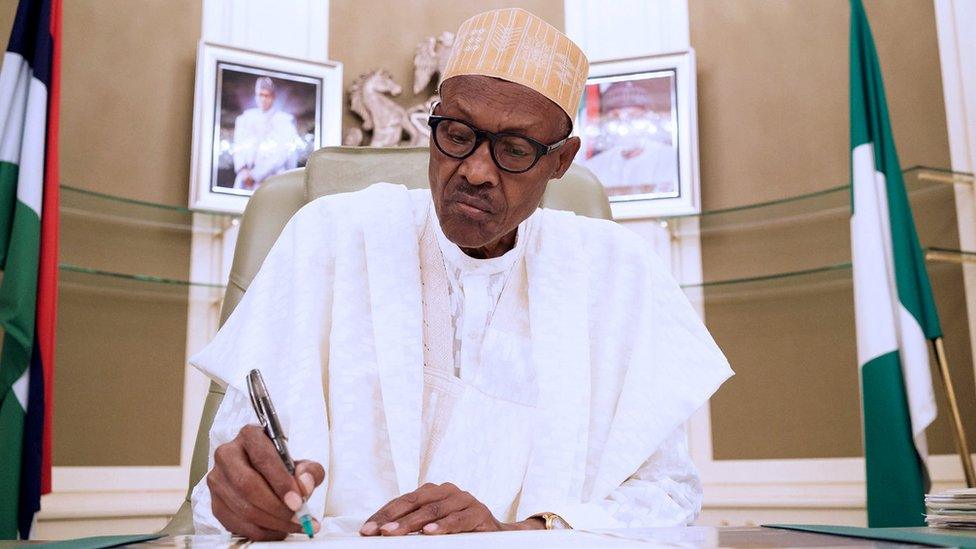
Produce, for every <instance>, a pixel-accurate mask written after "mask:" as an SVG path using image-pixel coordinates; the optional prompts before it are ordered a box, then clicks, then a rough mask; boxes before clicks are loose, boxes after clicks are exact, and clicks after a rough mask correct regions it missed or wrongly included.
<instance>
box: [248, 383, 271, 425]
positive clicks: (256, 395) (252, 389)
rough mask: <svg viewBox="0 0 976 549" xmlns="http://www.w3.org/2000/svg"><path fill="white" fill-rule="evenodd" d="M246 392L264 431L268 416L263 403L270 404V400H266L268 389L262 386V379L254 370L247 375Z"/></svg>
mask: <svg viewBox="0 0 976 549" xmlns="http://www.w3.org/2000/svg"><path fill="white" fill-rule="evenodd" d="M247 392H248V395H250V397H251V406H253V407H254V413H255V414H256V415H257V416H258V421H259V422H260V423H261V427H264V428H265V429H266V428H267V427H268V415H269V414H268V410H266V409H265V407H264V403H265V402H270V399H269V398H268V388H267V387H265V385H264V379H263V378H262V377H261V371H260V370H258V369H254V370H251V372H250V373H249V374H247Z"/></svg>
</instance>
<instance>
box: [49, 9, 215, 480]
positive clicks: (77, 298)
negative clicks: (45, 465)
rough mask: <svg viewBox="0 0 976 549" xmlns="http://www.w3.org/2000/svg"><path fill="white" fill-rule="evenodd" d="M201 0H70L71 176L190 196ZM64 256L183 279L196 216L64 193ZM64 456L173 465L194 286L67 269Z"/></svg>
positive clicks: (61, 360)
mask: <svg viewBox="0 0 976 549" xmlns="http://www.w3.org/2000/svg"><path fill="white" fill-rule="evenodd" d="M200 10H201V7H200V2H199V1H197V0H178V1H173V0H140V1H139V2H131V1H128V0H70V1H68V2H65V3H64V42H63V62H62V104H61V177H62V182H63V183H65V184H68V185H72V186H75V187H81V188H84V189H89V190H94V191H98V192H102V193H108V194H112V195H116V196H120V197H126V198H134V199H139V200H146V201H152V202H157V203H162V204H169V205H180V206H185V205H186V202H187V188H188V181H189V179H188V176H189V164H190V137H191V122H192V108H193V79H194V61H195V52H196V43H197V40H199V37H200V17H201V15H200ZM62 203H63V205H64V206H65V207H66V208H67V210H72V209H75V210H77V209H80V210H82V211H80V212H78V211H75V212H73V213H72V212H71V211H66V212H65V213H64V214H63V216H62V228H61V261H62V262H66V263H71V264H75V265H83V266H87V267H93V268H97V269H102V270H108V271H115V272H123V273H141V274H151V275H156V276H162V277H167V278H176V279H186V278H187V276H188V272H189V251H190V248H189V243H190V233H189V231H188V230H185V229H180V228H176V227H174V226H173V224H174V222H175V225H180V224H183V223H185V222H186V221H188V219H189V218H188V217H186V216H179V215H175V216H174V215H164V216H158V215H154V214H153V212H154V211H155V210H153V209H145V208H138V207H120V208H119V210H118V212H117V213H121V214H122V217H130V218H132V219H131V220H130V221H120V220H119V219H118V218H117V217H114V216H112V217H109V216H108V215H107V214H108V209H109V208H110V207H111V206H110V205H109V204H107V203H100V202H98V201H92V202H89V204H90V205H86V206H83V207H80V208H78V207H76V206H79V203H78V201H77V195H75V194H73V193H70V192H66V193H63V194H62ZM63 277H64V278H63V283H62V286H61V292H60V307H59V312H58V345H57V355H56V360H57V382H56V384H55V417H54V463H55V465H88V466H91V465H178V464H179V452H180V435H181V433H180V429H181V421H182V397H183V394H182V392H183V391H182V390H183V368H184V354H185V335H186V291H185V290H179V289H177V290H168V291H165V292H162V293H160V292H159V291H158V290H159V289H160V287H158V285H153V284H151V283H131V284H124V283H121V282H119V281H117V280H114V279H111V278H107V277H74V276H72V275H70V274H69V275H63Z"/></svg>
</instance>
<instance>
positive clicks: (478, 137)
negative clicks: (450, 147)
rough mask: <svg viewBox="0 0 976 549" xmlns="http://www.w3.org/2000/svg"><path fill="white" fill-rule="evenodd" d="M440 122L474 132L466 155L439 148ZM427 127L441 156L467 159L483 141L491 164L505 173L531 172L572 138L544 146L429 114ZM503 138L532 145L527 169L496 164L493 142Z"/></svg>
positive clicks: (540, 143) (518, 134)
mask: <svg viewBox="0 0 976 549" xmlns="http://www.w3.org/2000/svg"><path fill="white" fill-rule="evenodd" d="M434 108H437V105H436V104H435V105H434ZM434 108H432V109H431V111H433V110H434ZM441 122H457V123H458V124H462V125H464V126H465V127H467V128H468V129H470V130H471V131H472V132H474V146H472V147H471V150H470V151H468V152H467V153H466V154H464V155H461V156H455V155H453V154H451V153H449V152H447V151H445V150H444V148H443V147H441V144H440V143H438V141H437V125H438V124H440V123H441ZM427 125H428V126H430V138H431V139H432V140H433V141H434V145H435V146H437V150H439V151H441V152H442V153H443V154H445V155H447V156H449V157H451V158H453V159H455V160H464V159H465V158H468V157H469V156H471V155H472V154H474V152H475V151H477V150H478V147H480V146H481V143H482V142H483V141H485V140H487V141H488V153H489V154H490V155H491V160H492V162H494V163H495V165H496V166H498V169H500V170H502V171H505V172H508V173H525V172H527V171H529V170H531V169H532V168H534V167H535V165H536V164H538V163H539V160H541V159H542V157H543V156H546V155H547V154H549V153H551V152H552V151H554V150H556V149H558V148H559V147H562V146H563V145H565V144H566V142H567V141H569V138H570V137H572V134H570V135H567V136H566V137H564V138H563V139H560V140H559V141H556V142H555V143H553V144H551V145H546V144H545V143H542V142H539V141H536V140H535V139H532V138H531V137H528V136H526V135H522V134H520V133H516V132H499V133H494V132H490V131H488V130H482V129H478V128H476V127H474V126H472V125H471V124H469V123H467V122H465V121H464V120H459V119H457V118H452V117H450V116H439V115H436V114H431V115H429V116H428V117H427ZM503 137H518V138H521V139H524V140H526V141H528V142H529V144H530V145H532V146H533V147H534V148H535V160H533V161H532V163H531V164H529V167H528V168H525V169H524V170H512V169H509V168H506V167H505V166H502V165H501V164H500V163H499V162H498V158H496V157H495V142H496V141H498V140H499V139H501V138H503Z"/></svg>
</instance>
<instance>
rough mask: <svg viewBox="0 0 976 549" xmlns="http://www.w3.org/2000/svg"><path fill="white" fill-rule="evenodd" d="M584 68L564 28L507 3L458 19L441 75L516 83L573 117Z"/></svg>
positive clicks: (586, 68)
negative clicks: (457, 27) (445, 64)
mask: <svg viewBox="0 0 976 549" xmlns="http://www.w3.org/2000/svg"><path fill="white" fill-rule="evenodd" d="M589 68H590V63H589V61H587V59H586V56H585V55H584V54H583V50H581V49H580V48H579V46H577V45H576V44H575V43H573V41H572V40H570V39H569V38H567V37H566V35H565V34H563V33H561V32H559V30H557V29H556V28H555V27H553V26H552V25H550V24H549V23H546V22H545V21H543V20H542V19H541V18H539V17H537V16H535V15H533V14H531V13H529V12H527V11H525V10H523V9H521V8H507V9H500V10H492V11H486V12H484V13H480V14H478V15H475V16H474V17H472V18H470V19H468V20H467V21H465V22H464V23H461V28H460V29H458V32H457V35H456V36H455V38H454V49H453V50H452V51H451V55H450V57H449V58H448V60H447V66H446V67H445V68H444V73H443V75H442V77H441V78H442V80H441V81H442V82H443V81H446V80H448V79H449V78H452V77H454V76H460V75H464V74H477V75H482V76H493V77H495V78H501V79H502V80H508V81H509V82H515V83H516V84H522V85H523V86H526V87H528V88H531V89H533V90H535V91H537V92H539V93H541V94H542V95H544V96H545V97H547V98H548V99H549V100H550V101H552V102H553V103H555V104H556V105H559V107H560V108H562V109H563V111H565V112H566V114H567V115H569V119H570V120H573V119H575V118H576V109H577V108H578V107H579V102H580V97H581V96H582V95H583V86H584V85H585V84H586V76H587V74H588V72H589Z"/></svg>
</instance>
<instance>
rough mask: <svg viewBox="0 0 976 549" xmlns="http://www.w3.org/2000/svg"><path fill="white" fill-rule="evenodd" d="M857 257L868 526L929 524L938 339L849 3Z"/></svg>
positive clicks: (870, 54)
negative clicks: (929, 435) (932, 364)
mask: <svg viewBox="0 0 976 549" xmlns="http://www.w3.org/2000/svg"><path fill="white" fill-rule="evenodd" d="M850 85H851V176H852V188H851V202H852V209H853V212H852V216H851V255H852V256H853V263H854V309H855V316H856V325H857V360H858V364H859V365H860V369H861V372H860V374H861V375H860V377H861V398H862V401H861V403H862V407H863V416H862V418H863V424H864V425H863V426H864V455H865V462H866V467H867V495H868V524H869V526H871V527H884V526H916V525H917V526H924V524H925V522H924V516H923V515H924V513H925V505H924V495H925V491H926V489H927V484H928V474H927V472H926V469H925V458H926V457H927V451H926V447H925V428H926V427H928V426H929V424H931V423H932V421H933V420H934V419H935V416H936V406H935V395H934V393H933V391H932V376H931V373H930V370H929V347H928V340H929V339H932V338H936V337H939V336H941V334H942V329H941V328H940V326H939V317H938V315H937V313H936V310H935V302H934V300H933V298H932V289H931V286H930V284H929V278H928V274H927V273H926V271H925V258H924V255H923V252H922V248H921V247H920V246H919V243H918V235H917V233H916V232H915V223H914V221H913V220H912V211H911V207H910V205H909V203H908V194H907V193H906V192H905V183H904V181H903V179H902V174H901V167H900V166H899V163H898V155H897V153H896V151H895V141H894V138H893V137H892V133H891V124H890V123H889V121H888V106H887V103H886V101H885V93H884V84H883V82H882V79H881V68H880V66H879V63H878V56H877V52H876V51H875V48H874V39H873V38H872V37H871V29H870V27H869V26H868V20H867V16H866V15H865V13H864V7H863V6H862V5H861V1H860V0H851V82H850Z"/></svg>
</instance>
